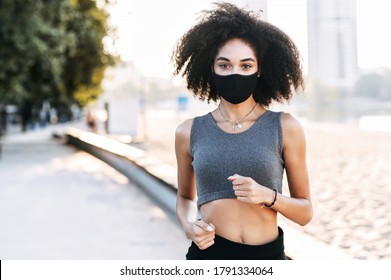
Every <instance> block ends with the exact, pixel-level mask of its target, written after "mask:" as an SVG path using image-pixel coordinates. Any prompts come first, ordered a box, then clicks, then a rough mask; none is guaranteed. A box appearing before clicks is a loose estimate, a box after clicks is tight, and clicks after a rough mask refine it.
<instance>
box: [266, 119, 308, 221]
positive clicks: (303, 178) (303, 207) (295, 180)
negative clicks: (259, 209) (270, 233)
mask: <svg viewBox="0 0 391 280" xmlns="http://www.w3.org/2000/svg"><path fill="white" fill-rule="evenodd" d="M282 130H283V139H284V151H283V156H284V161H285V170H286V175H287V179H288V185H289V192H290V197H288V196H284V195H280V194H278V197H277V200H276V203H275V204H274V206H273V209H274V210H275V211H278V212H280V213H281V214H282V215H283V216H285V217H286V218H288V219H290V220H292V221H293V222H296V223H298V224H300V225H306V224H308V223H309V222H310V221H311V219H312V215H313V214H312V203H311V196H310V183H309V178H308V171H307V160H306V139H305V134H304V130H303V128H302V126H301V124H300V122H299V121H298V120H297V119H296V118H294V117H293V116H291V115H290V114H286V113H285V114H284V115H283V116H282Z"/></svg>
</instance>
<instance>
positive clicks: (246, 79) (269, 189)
mask: <svg viewBox="0 0 391 280" xmlns="http://www.w3.org/2000/svg"><path fill="white" fill-rule="evenodd" d="M172 60H173V64H174V67H175V74H177V75H178V74H181V75H182V76H184V77H185V78H186V81H187V87H188V89H189V90H191V91H192V92H193V93H194V95H195V96H197V97H199V98H200V99H201V100H207V101H208V102H209V101H210V100H213V101H216V102H217V101H219V104H218V107H217V109H216V110H214V111H212V112H210V113H208V114H206V115H203V116H198V117H195V118H193V119H189V120H186V121H184V122H183V123H182V124H180V125H179V126H178V128H177V130H176V142H175V150H176V157H177V164H178V195H177V216H178V219H179V221H180V223H181V225H182V226H183V229H184V231H185V233H186V236H187V237H188V238H189V239H191V240H192V243H191V245H190V247H189V250H188V252H187V254H186V258H187V259H286V256H285V251H284V237H283V230H282V229H281V228H280V227H279V226H278V225H277V213H280V214H282V215H283V216H285V217H286V218H288V219H289V220H292V221H293V222H295V223H297V224H299V225H306V224H307V223H308V222H309V221H310V220H311V219H312V204H311V199H310V187H309V178H308V172H307V165H306V141H305V134H304V131H303V128H302V126H301V124H300V122H299V121H298V120H297V119H296V118H295V117H293V116H292V115H291V114H289V113H284V112H276V111H271V110H270V109H269V105H270V104H271V102H273V101H277V102H284V101H287V100H289V99H290V98H291V96H292V95H293V94H294V93H295V92H296V91H297V90H299V89H300V88H301V87H302V86H303V76H302V66H301V60H300V56H299V52H298V50H297V48H296V46H295V45H294V43H293V42H292V40H291V39H290V38H289V37H288V36H287V35H286V34H285V33H284V32H282V31H281V30H280V29H278V28H277V27H275V26H273V25H271V24H269V23H267V22H265V21H263V20H261V19H260V18H259V17H258V16H257V15H255V14H254V13H253V12H251V11H246V10H243V9H239V8H238V7H236V6H234V5H232V4H228V3H221V2H219V3H215V9H212V10H209V11H204V12H203V14H202V17H201V18H200V21H199V22H198V23H197V24H196V25H195V26H193V27H192V28H191V29H190V30H189V31H188V32H186V33H185V34H184V35H183V37H182V38H181V39H180V41H179V42H178V44H177V46H176V49H175V50H174V52H173V56H172ZM284 170H285V172H286V176H287V181H288V185H289V193H290V195H283V194H282V181H283V173H284ZM198 210H199V211H200V214H201V219H198Z"/></svg>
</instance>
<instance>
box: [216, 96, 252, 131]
mask: <svg viewBox="0 0 391 280" xmlns="http://www.w3.org/2000/svg"><path fill="white" fill-rule="evenodd" d="M257 105H258V103H255V105H254V107H253V108H252V109H251V110H250V112H248V113H247V114H246V115H244V117H242V118H240V119H238V120H236V121H232V120H230V119H228V118H226V117H225V116H224V114H223V112H221V109H220V104H219V106H218V107H217V108H218V109H219V112H220V114H221V116H222V117H223V119H224V120H226V121H228V122H229V123H231V124H232V131H235V130H236V127H237V128H238V129H241V128H242V124H241V123H240V122H241V121H243V120H244V119H245V118H246V117H247V116H248V115H250V114H251V113H252V111H254V109H255V107H257Z"/></svg>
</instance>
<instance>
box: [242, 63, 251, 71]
mask: <svg viewBox="0 0 391 280" xmlns="http://www.w3.org/2000/svg"><path fill="white" fill-rule="evenodd" d="M252 67H253V66H252V65H251V64H243V65H242V69H244V70H249V69H251V68H252Z"/></svg>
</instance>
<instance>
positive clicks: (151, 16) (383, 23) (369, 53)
mask: <svg viewBox="0 0 391 280" xmlns="http://www.w3.org/2000/svg"><path fill="white" fill-rule="evenodd" d="M212 2H213V1H211V0H186V1H184V0H165V1H161V0H117V4H116V5H115V6H114V7H113V8H112V9H111V14H112V22H113V23H114V24H115V25H116V26H117V27H118V37H119V39H118V41H117V43H116V46H117V50H118V52H119V53H120V54H121V56H122V58H123V59H124V60H133V61H134V62H135V63H136V65H137V66H138V67H139V68H140V69H141V72H142V74H143V75H145V76H156V77H167V78H169V77H171V76H172V75H171V73H172V68H171V66H170V64H169V57H170V54H171V51H172V48H173V46H174V45H175V42H176V41H177V39H178V38H179V37H180V36H181V35H182V34H183V33H184V32H185V31H186V30H187V29H189V28H190V27H191V26H192V25H193V23H194V22H195V20H196V18H197V15H198V13H199V12H200V11H201V10H203V9H209V8H210V7H211V6H210V3H212ZM357 10H358V16H357V29H358V63H359V67H360V68H376V67H381V66H386V67H389V68H391V53H390V50H391V39H390V36H389V35H388V34H391V17H390V14H391V1H389V0H357ZM306 13H307V11H306V0H293V1H292V0H272V1H270V0H269V1H268V18H269V22H271V23H273V24H275V25H277V26H279V27H280V28H281V29H282V30H284V31H285V32H286V33H287V34H288V35H289V36H291V38H292V39H293V40H294V41H295V43H296V44H297V46H298V47H299V49H300V51H301V53H302V56H303V59H304V61H306V59H307V54H306V53H307V30H306V24H307V19H306ZM385 34H387V35H388V36H387V35H385Z"/></svg>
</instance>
